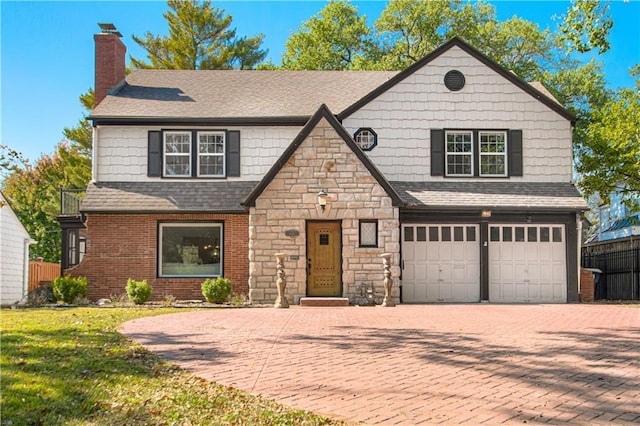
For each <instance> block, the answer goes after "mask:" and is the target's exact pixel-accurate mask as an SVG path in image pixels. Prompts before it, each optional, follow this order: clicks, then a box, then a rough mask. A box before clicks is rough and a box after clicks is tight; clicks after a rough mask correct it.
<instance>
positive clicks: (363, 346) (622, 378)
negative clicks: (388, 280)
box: [121, 304, 640, 424]
mask: <svg viewBox="0 0 640 426" xmlns="http://www.w3.org/2000/svg"><path fill="white" fill-rule="evenodd" d="M121 331H122V332H123V333H124V334H125V335H127V336H129V337H131V338H132V339H134V340H135V341H137V342H139V343H141V344H143V345H145V346H146V347H147V348H149V349H150V350H152V351H154V352H157V353H158V354H159V355H161V356H162V357H164V358H165V359H167V360H170V361H172V362H175V363H177V364H179V365H180V366H181V367H183V368H186V369H188V370H190V371H192V372H194V373H195V374H197V375H198V376H201V377H203V378H205V379H207V380H212V381H215V382H217V383H220V384H223V385H227V386H233V387H236V388H239V389H243V390H246V391H249V392H251V393H253V394H259V395H262V396H264V397H266V398H270V399H274V400H276V401H278V402H280V403H283V404H286V405H289V406H292V407H297V408H301V409H306V410H311V411H315V412H318V413H322V414H325V415H328V416H330V417H333V418H338V419H344V420H348V421H354V422H362V423H365V424H434V423H444V424H449V423H472V424H478V423H486V424H498V423H507V424H514V423H525V422H527V423H549V424H561V423H570V424H610V423H615V424H624V423H629V424H630V423H638V422H640V309H639V308H638V307H632V306H616V305H484V304H478V305H400V306H397V307H395V308H382V307H375V308H374V307H345V308H336V307H329V308H302V307H292V308H291V309H224V310H207V311H198V312H188V313H184V314H174V315H167V316H163V317H148V318H141V319H137V320H134V321H130V322H127V323H125V324H124V325H123V326H122V328H121Z"/></svg>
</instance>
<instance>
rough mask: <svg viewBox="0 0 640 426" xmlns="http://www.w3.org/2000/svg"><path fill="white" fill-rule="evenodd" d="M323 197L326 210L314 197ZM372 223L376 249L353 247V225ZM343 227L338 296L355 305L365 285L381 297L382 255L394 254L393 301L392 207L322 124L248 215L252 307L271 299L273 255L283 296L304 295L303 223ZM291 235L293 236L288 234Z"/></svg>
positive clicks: (395, 226)
mask: <svg viewBox="0 0 640 426" xmlns="http://www.w3.org/2000/svg"><path fill="white" fill-rule="evenodd" d="M320 189H323V190H324V191H326V192H327V193H328V194H329V196H328V202H327V206H326V211H324V212H322V210H321V209H320V207H319V206H318V201H317V194H318V192H319V191H320ZM360 219H377V220H378V247H377V248H360V247H359V220H360ZM318 220H339V221H341V225H342V285H343V287H342V295H343V297H348V298H349V299H350V301H351V302H352V303H356V302H358V301H357V299H358V297H359V296H360V292H361V286H362V284H363V283H366V284H368V285H369V288H370V286H371V284H373V285H374V287H375V293H376V295H377V296H378V301H381V297H382V296H383V295H384V287H383V278H384V276H383V269H382V259H381V258H380V254H382V253H385V252H387V253H392V254H393V256H392V258H391V261H392V265H393V266H392V278H393V280H394V287H393V296H394V300H395V301H396V302H398V301H399V287H398V286H399V282H400V280H399V276H400V268H399V266H398V263H399V260H400V243H399V237H400V235H399V233H400V231H399V229H400V227H399V214H398V208H397V207H394V206H393V205H392V201H391V198H390V197H389V196H388V195H387V193H386V192H385V190H384V188H382V186H380V184H378V182H377V181H376V179H375V178H374V177H373V176H372V175H371V173H370V172H369V170H367V168H366V167H365V166H364V165H363V164H362V163H361V161H360V160H359V159H358V157H357V156H356V155H355V154H354V153H353V151H352V150H351V148H350V147H349V146H348V145H347V144H346V142H345V141H344V140H343V139H342V138H341V137H340V136H338V134H337V133H336V131H335V130H334V129H333V127H331V125H330V124H329V123H328V122H327V121H326V120H325V119H322V120H321V121H320V122H319V123H318V125H317V126H316V128H315V129H314V130H312V132H311V133H310V134H309V135H308V136H307V138H306V139H305V140H304V141H303V142H302V144H301V145H300V146H299V147H298V149H297V150H296V152H295V153H294V154H293V155H292V156H291V158H290V159H289V160H288V161H287V163H286V164H285V165H284V166H283V167H282V169H281V170H280V172H279V173H278V174H277V176H275V177H274V179H273V180H272V181H271V183H270V184H269V185H268V186H267V188H266V189H265V190H264V192H263V193H262V194H261V195H260V197H258V199H257V200H256V205H255V207H252V208H251V210H250V215H249V239H250V242H249V264H250V266H249V295H250V297H251V300H252V302H254V303H273V302H274V301H275V299H276V297H277V288H276V284H275V281H276V258H275V257H274V254H275V253H279V252H282V253H286V254H287V258H286V259H285V271H286V273H287V291H286V294H287V298H288V299H289V302H292V303H297V302H298V299H299V298H300V297H302V296H305V295H306V279H307V258H306V252H307V248H306V241H307V238H306V224H307V221H318ZM286 231H294V232H288V234H295V233H296V232H297V235H296V236H286V235H285V232H286Z"/></svg>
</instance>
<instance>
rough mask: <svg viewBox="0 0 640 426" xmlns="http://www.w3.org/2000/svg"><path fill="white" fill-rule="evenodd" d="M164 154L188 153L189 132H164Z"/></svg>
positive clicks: (189, 146) (189, 147)
mask: <svg viewBox="0 0 640 426" xmlns="http://www.w3.org/2000/svg"><path fill="white" fill-rule="evenodd" d="M164 138H165V151H164V152H165V153H166V154H188V153H189V152H191V135H190V134H189V133H165V135H164Z"/></svg>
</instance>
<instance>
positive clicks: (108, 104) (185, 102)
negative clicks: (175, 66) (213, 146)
mask: <svg viewBox="0 0 640 426" xmlns="http://www.w3.org/2000/svg"><path fill="white" fill-rule="evenodd" d="M395 74H397V72H392V71H266V70H265V71H247V70H243V71H237V70H225V71H222V70H216V71H207V70H198V71H186V70H135V71H133V72H132V73H131V74H129V75H128V76H127V77H126V83H125V84H124V85H123V86H122V87H121V88H120V89H118V90H117V91H116V93H115V94H113V95H109V96H107V97H106V98H105V99H104V100H103V101H102V102H100V104H99V105H98V106H97V107H96V108H95V109H94V110H93V113H92V114H91V118H94V119H100V118H102V119H104V118H169V117H171V118H246V117H251V118H260V117H301V116H303V117H304V116H307V117H308V116H311V115H313V113H314V112H316V110H317V109H318V107H319V106H320V104H321V103H325V104H326V105H327V106H328V107H329V108H330V109H331V110H332V111H342V110H344V109H346V108H347V107H348V106H350V105H351V104H353V103H354V102H356V101H357V100H359V99H360V98H362V97H364V96H365V95H367V94H368V93H369V92H371V91H372V90H374V89H375V88H376V87H378V86H380V85H381V84H382V83H384V82H385V81H387V80H388V79H389V78H391V77H393V76H394V75H395Z"/></svg>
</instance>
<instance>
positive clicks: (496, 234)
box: [489, 226, 500, 241]
mask: <svg viewBox="0 0 640 426" xmlns="http://www.w3.org/2000/svg"><path fill="white" fill-rule="evenodd" d="M489 240H490V241H500V228H498V227H497V226H492V227H491V229H490V231H489Z"/></svg>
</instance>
